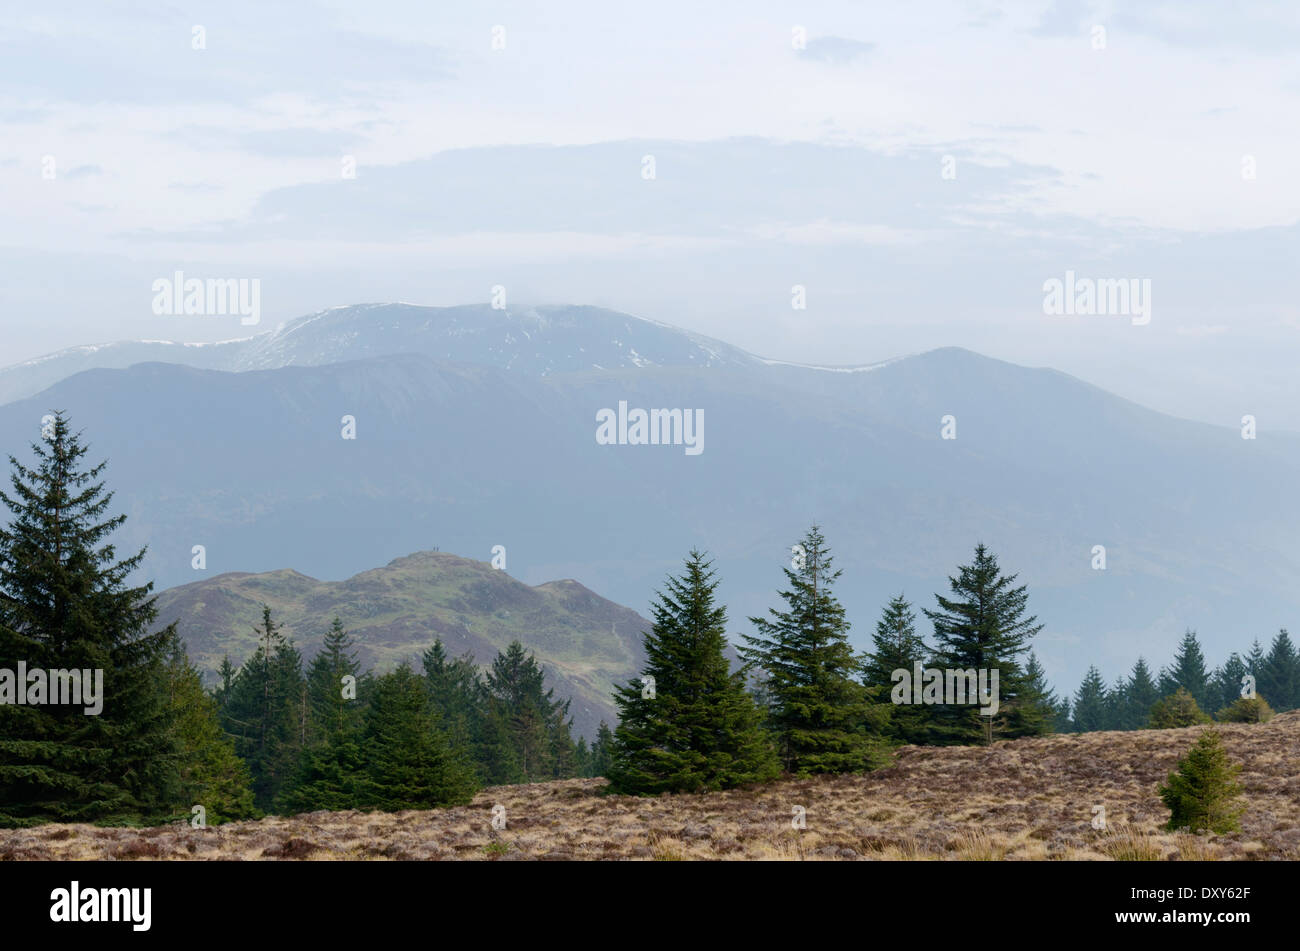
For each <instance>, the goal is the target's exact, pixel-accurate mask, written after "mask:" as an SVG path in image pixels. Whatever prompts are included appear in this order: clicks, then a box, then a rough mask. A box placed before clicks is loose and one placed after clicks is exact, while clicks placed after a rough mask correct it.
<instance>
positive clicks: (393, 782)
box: [357, 664, 477, 811]
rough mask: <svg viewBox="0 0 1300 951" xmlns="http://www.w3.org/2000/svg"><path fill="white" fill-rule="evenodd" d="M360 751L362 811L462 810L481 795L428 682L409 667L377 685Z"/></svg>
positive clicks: (358, 787) (472, 773) (367, 711)
mask: <svg viewBox="0 0 1300 951" xmlns="http://www.w3.org/2000/svg"><path fill="white" fill-rule="evenodd" d="M360 745H361V749H362V750H363V751H364V760H365V766H364V769H363V770H362V772H361V775H360V777H359V778H358V781H357V805H358V807H359V808H362V809H382V810H385V811H397V810H402V809H429V808H432V807H435V806H446V805H463V804H464V803H467V802H469V801H470V800H471V799H472V798H473V797H474V793H475V791H476V790H477V783H476V782H475V780H474V771H473V769H472V768H471V766H470V764H469V761H468V759H467V758H466V756H465V755H464V752H463V751H461V750H457V749H455V748H454V747H453V746H452V745H451V742H450V741H449V740H448V738H447V734H446V733H444V732H443V730H442V728H441V726H440V724H439V723H438V717H437V714H436V713H434V710H433V705H432V703H431V702H430V700H429V692H428V688H427V687H426V685H425V682H424V678H422V677H421V676H419V675H418V674H416V673H415V672H414V671H413V670H411V668H410V666H409V665H407V664H403V665H402V666H400V667H398V668H397V669H396V670H395V671H393V672H392V673H389V674H384V675H383V676H382V677H378V678H376V679H375V683H374V689H373V691H372V696H371V700H370V705H369V707H368V708H367V710H366V721H365V727H364V731H363V733H362V737H361V744H360Z"/></svg>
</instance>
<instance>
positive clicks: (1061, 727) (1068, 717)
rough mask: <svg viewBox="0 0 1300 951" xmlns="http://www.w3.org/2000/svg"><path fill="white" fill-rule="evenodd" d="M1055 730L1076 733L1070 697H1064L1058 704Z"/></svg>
mask: <svg viewBox="0 0 1300 951" xmlns="http://www.w3.org/2000/svg"><path fill="white" fill-rule="evenodd" d="M1054 726H1055V732H1057V733H1076V732H1078V731H1077V730H1075V728H1074V714H1073V712H1072V710H1071V708H1070V698H1069V697H1062V698H1061V701H1060V703H1058V704H1057V705H1056V719H1055V722H1054Z"/></svg>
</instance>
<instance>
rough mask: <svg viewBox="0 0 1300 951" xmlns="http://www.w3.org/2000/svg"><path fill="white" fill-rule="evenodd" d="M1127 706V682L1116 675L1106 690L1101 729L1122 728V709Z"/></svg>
mask: <svg viewBox="0 0 1300 951" xmlns="http://www.w3.org/2000/svg"><path fill="white" fill-rule="evenodd" d="M1127 707H1128V682H1127V681H1126V680H1125V679H1124V678H1123V677H1116V678H1115V682H1114V683H1113V684H1111V686H1110V689H1109V690H1107V691H1106V715H1105V716H1104V717H1102V727H1101V728H1102V729H1103V730H1122V729H1123V726H1122V725H1121V724H1123V722H1124V711H1125V709H1126V708H1127Z"/></svg>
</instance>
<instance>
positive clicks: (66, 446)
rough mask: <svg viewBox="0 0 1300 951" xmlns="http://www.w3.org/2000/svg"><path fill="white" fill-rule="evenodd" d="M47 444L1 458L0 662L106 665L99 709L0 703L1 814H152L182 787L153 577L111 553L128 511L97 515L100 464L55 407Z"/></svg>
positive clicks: (19, 821) (174, 799) (114, 819)
mask: <svg viewBox="0 0 1300 951" xmlns="http://www.w3.org/2000/svg"><path fill="white" fill-rule="evenodd" d="M42 442H43V445H40V444H37V445H33V446H32V449H33V451H34V453H35V456H36V466H35V468H27V467H26V466H23V465H22V464H20V463H19V462H18V460H17V459H16V458H14V457H13V456H10V457H9V462H10V465H11V467H12V469H13V471H12V473H11V475H10V483H11V486H12V489H11V491H12V493H13V494H12V495H9V494H6V493H4V492H0V501H2V502H3V503H4V505H5V506H6V507H7V508H8V509H9V512H10V522H9V525H8V527H7V528H5V529H3V530H0V669H7V670H16V669H17V667H18V664H19V662H20V661H21V662H23V663H25V664H26V665H27V668H28V669H29V670H32V669H43V670H60V669H67V670H72V669H76V670H83V669H84V670H91V671H94V670H96V669H98V670H102V671H103V697H102V700H103V709H102V711H101V712H100V713H99V715H98V716H90V715H87V714H86V713H84V712H83V711H84V708H83V706H75V705H68V704H43V705H23V706H19V705H15V704H12V703H6V704H0V825H2V826H24V825H34V824H37V823H41V822H54V821H62V822H103V823H138V822H148V821H157V820H159V819H161V818H163V817H165V816H166V815H168V814H170V813H171V811H172V810H173V809H175V808H176V807H177V806H178V805H179V802H180V800H181V799H182V798H183V796H184V793H183V790H182V788H181V786H180V774H179V756H178V751H177V749H176V742H175V734H174V731H173V728H172V723H171V711H170V709H169V707H168V697H167V690H166V683H167V672H166V669H165V667H166V657H167V648H168V645H169V644H170V643H171V641H172V638H173V637H174V634H175V632H174V631H173V630H172V629H171V628H167V629H164V630H162V631H158V632H156V633H153V634H150V633H149V628H150V626H151V625H152V623H153V621H154V618H155V616H156V610H155V606H154V598H153V597H152V594H151V592H152V588H153V586H152V584H145V585H143V586H138V587H133V586H130V585H128V584H127V578H128V576H129V575H130V574H131V572H133V571H134V570H135V569H136V568H137V567H138V566H139V565H140V563H141V560H142V559H143V557H144V552H143V551H140V552H138V553H136V554H135V555H133V556H131V557H128V558H123V559H120V560H119V559H118V558H117V553H116V549H115V547H114V545H113V543H112V536H113V533H114V532H115V531H116V530H117V529H118V528H119V527H121V525H122V524H123V522H124V521H125V519H126V516H124V515H118V516H115V517H110V516H108V515H107V514H106V513H107V512H108V507H109V505H110V503H111V501H112V498H113V494H112V493H111V492H107V491H105V488H104V485H103V483H102V482H100V481H99V478H100V475H101V474H102V472H103V471H104V467H105V465H106V463H102V462H101V463H100V464H98V465H96V466H94V467H92V468H89V469H82V468H81V461H82V457H83V456H84V455H85V454H86V451H87V450H86V447H84V446H83V445H82V443H81V440H80V437H79V435H77V434H74V433H72V432H71V431H70V430H69V428H68V422H67V420H66V418H65V417H64V416H63V414H62V413H58V414H55V417H54V419H53V421H52V423H51V424H50V426H49V428H48V430H47V431H46V432H44V433H43V436H42ZM92 677H93V675H92Z"/></svg>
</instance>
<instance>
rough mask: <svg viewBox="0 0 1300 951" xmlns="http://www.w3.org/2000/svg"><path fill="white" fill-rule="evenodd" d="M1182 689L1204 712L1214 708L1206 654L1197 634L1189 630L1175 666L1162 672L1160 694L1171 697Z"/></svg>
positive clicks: (1180, 647)
mask: <svg viewBox="0 0 1300 951" xmlns="http://www.w3.org/2000/svg"><path fill="white" fill-rule="evenodd" d="M1179 687H1182V688H1183V689H1184V690H1186V691H1187V692H1188V693H1190V694H1191V695H1192V698H1193V699H1194V700H1195V701H1196V705H1197V706H1198V707H1200V708H1201V709H1202V710H1204V709H1205V708H1206V707H1211V706H1212V699H1213V698H1211V696H1210V675H1209V673H1208V672H1207V670H1206V665H1205V654H1204V653H1203V652H1202V651H1201V642H1200V641H1199V640H1197V638H1196V632H1195V631H1192V630H1188V631H1187V633H1185V634H1184V635H1183V639H1182V642H1181V643H1180V644H1179V645H1178V653H1176V654H1175V655H1174V662H1173V665H1172V666H1170V667H1169V668H1168V669H1166V670H1164V671H1162V672H1161V675H1160V693H1161V695H1162V696H1165V697H1167V696H1169V695H1170V694H1172V693H1174V692H1175V691H1177V690H1178V688H1179Z"/></svg>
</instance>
